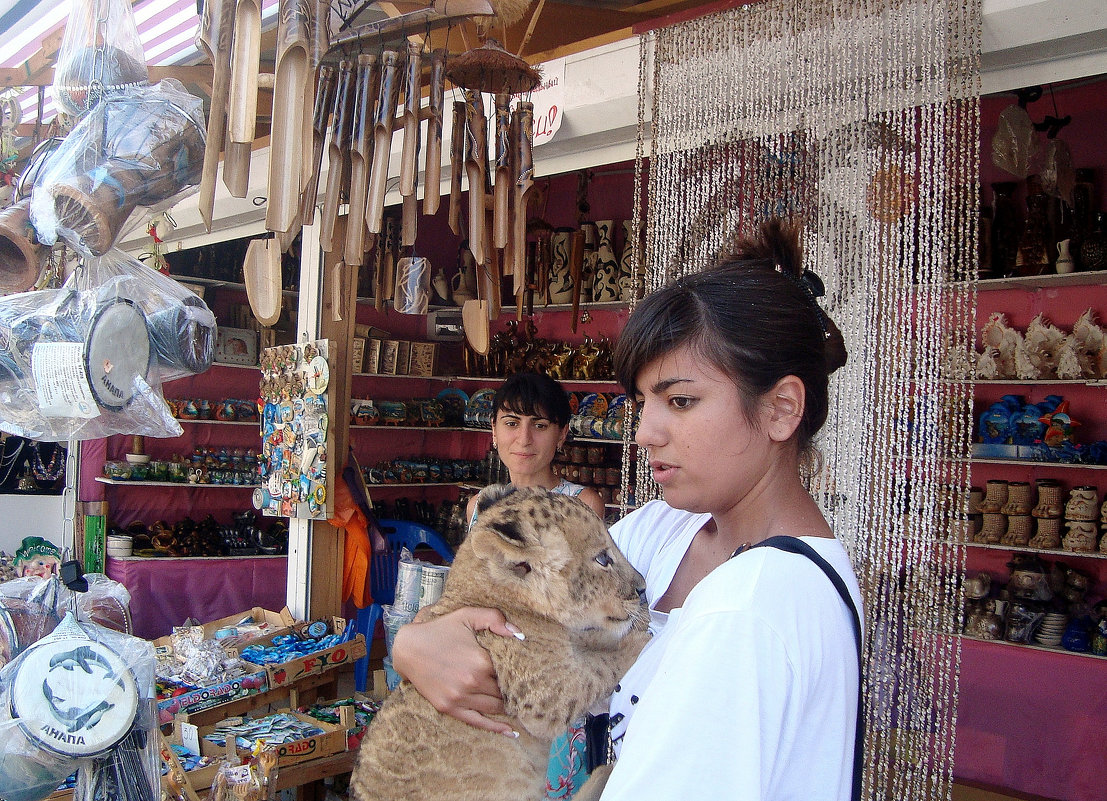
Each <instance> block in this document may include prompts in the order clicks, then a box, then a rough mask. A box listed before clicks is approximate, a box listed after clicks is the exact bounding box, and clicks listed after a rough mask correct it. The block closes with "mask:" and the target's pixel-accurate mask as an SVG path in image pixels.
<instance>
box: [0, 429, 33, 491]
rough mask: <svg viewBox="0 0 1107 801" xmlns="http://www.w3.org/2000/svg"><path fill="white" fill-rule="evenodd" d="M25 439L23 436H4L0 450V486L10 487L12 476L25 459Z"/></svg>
mask: <svg viewBox="0 0 1107 801" xmlns="http://www.w3.org/2000/svg"><path fill="white" fill-rule="evenodd" d="M26 445H27V440H25V439H23V437H16V436H10V437H7V438H5V440H4V444H3V449H2V450H0V487H11V486H12V485H13V482H12V476H13V475H14V474H16V472H17V469H18V468H19V467H20V466H21V465H22V463H23V462H24V461H25V460H26V458H27V456H26V453H25V447H26Z"/></svg>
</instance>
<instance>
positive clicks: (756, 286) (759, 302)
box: [614, 219, 846, 450]
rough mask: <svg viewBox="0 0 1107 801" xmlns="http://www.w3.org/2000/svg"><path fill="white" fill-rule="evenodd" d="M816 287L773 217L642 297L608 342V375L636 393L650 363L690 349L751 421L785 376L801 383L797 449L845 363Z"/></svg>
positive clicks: (793, 235)
mask: <svg viewBox="0 0 1107 801" xmlns="http://www.w3.org/2000/svg"><path fill="white" fill-rule="evenodd" d="M822 291H823V290H822V282H821V281H819V278H818V276H816V275H815V274H814V273H813V272H811V271H810V270H805V269H804V268H803V264H802V260H801V254H800V246H799V234H798V231H797V230H796V229H794V228H791V227H789V226H787V225H785V224H784V223H783V222H782V221H781V220H779V219H771V220H768V221H767V222H765V223H763V224H762V225H761V228H760V230H759V231H758V234H757V236H756V237H753V238H750V239H744V240H741V241H739V242H738V243H736V244H735V246H734V247H733V248H732V249H730V250H729V251H728V252H726V253H724V254H722V255H720V256H719V257H718V258H717V260H716V263H715V265H714V266H712V267H709V268H708V269H706V270H704V271H703V272H699V273H692V274H690V275H686V276H684V277H683V278H680V279H678V280H677V281H674V282H671V283H669V284H667V285H666V286H664V287H662V288H661V289H659V290H657V291H656V292H653V293H652V294H650V295H647V296H646V297H645V298H644V299H643V300H642V301H641V302H640V303H639V304H638V306H637V307H636V308H635V310H634V313H633V314H631V316H630V319H629V320H628V321H627V324H626V326H625V327H624V328H623V331H622V333H621V334H620V336H619V340H618V342H617V343H616V345H615V354H614V360H615V375H616V377H617V378H618V379H619V382H620V383H621V384H622V385H623V386H624V387H625V388H626V390H627V392H628V393H632V394H636V393H637V391H638V387H637V385H636V380H635V379H636V377H637V375H638V373H639V371H640V370H641V369H642V368H643V367H645V366H646V365H647V364H649V363H650V362H652V361H654V360H655V359H657V358H660V357H662V356H664V355H666V354H667V353H669V352H670V351H672V350H674V349H676V348H678V347H681V346H685V345H687V346H690V347H692V348H693V349H695V350H696V351H698V352H699V353H701V354H702V355H703V356H704V357H706V358H707V359H708V360H709V361H710V362H711V363H712V364H713V365H715V366H716V367H717V368H718V369H720V370H722V371H723V372H725V373H727V374H729V375H730V376H732V377H733V379H734V381H735V383H736V384H737V386H738V390H739V394H740V395H741V397H742V404H743V408H744V410H745V413H746V417H747V419H749V420H755V419H756V417H755V412H756V409H757V405H758V403H759V402H760V399H761V397H762V396H763V395H764V394H765V393H766V392H768V391H769V390H770V389H772V387H773V386H774V385H775V384H776V382H777V381H779V380H780V379H781V378H783V377H784V376H786V375H794V376H796V377H797V378H799V379H800V380H801V381H803V386H804V390H805V395H806V402H805V404H804V412H803V419H802V420H801V421H800V425H799V427H798V428H797V430H796V440H797V444H798V445H799V448H800V449H801V450H802V449H804V448H806V447H807V446H808V445H809V444H810V441H811V438H812V437H813V436H814V435H815V433H816V432H817V431H818V430H819V429H820V428H821V427H822V425H823V423H825V422H826V415H827V406H828V398H827V396H828V391H827V385H828V381H829V377H830V374H831V373H832V372H834V371H835V370H837V369H838V368H839V367H841V366H842V365H843V364H845V363H846V348H845V343H844V341H843V339H842V332H841V331H839V330H838V327H837V326H836V325H835V324H834V321H833V320H831V319H830V317H828V316H827V315H826V313H825V312H824V311H823V310H822V308H821V307H820V306H819V305H818V302H817V301H816V296H817V295H821V294H822Z"/></svg>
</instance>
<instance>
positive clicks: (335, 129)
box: [319, 61, 355, 253]
mask: <svg viewBox="0 0 1107 801" xmlns="http://www.w3.org/2000/svg"><path fill="white" fill-rule="evenodd" d="M354 78H355V70H354V66H353V64H351V62H349V61H342V62H340V63H339V65H338V88H337V89H336V91H335V95H334V113H333V115H332V116H331V133H330V145H329V147H328V150H327V158H328V162H327V192H326V194H325V195H324V196H323V219H322V220H321V221H320V224H319V246H320V247H321V248H322V249H323V250H324V251H326V252H327V253H330V252H331V251H332V250H333V249H334V224H335V219H336V218H337V217H338V201H339V198H340V197H341V195H342V182H343V174H344V172H345V162H346V149H347V147H348V145H349V137H350V129H351V122H352V121H351V120H350V114H351V106H352V105H353V90H354Z"/></svg>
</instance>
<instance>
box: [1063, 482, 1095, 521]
mask: <svg viewBox="0 0 1107 801" xmlns="http://www.w3.org/2000/svg"><path fill="white" fill-rule="evenodd" d="M1098 514H1099V502H1098V499H1097V497H1096V488H1095V487H1093V486H1082V487H1073V488H1072V490H1071V491H1070V492H1069V501H1068V503H1066V504H1065V520H1069V521H1073V520H1091V521H1094V520H1095V519H1096V517H1097V516H1098Z"/></svg>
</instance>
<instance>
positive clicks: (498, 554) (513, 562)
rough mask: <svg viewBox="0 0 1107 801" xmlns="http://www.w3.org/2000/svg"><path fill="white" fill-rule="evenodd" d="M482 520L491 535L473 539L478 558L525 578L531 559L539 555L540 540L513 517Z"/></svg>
mask: <svg viewBox="0 0 1107 801" xmlns="http://www.w3.org/2000/svg"><path fill="white" fill-rule="evenodd" d="M478 521H479V522H481V523H483V526H481V527H482V528H484V529H485V530H486V531H488V532H489V533H491V534H493V535H494V536H490V537H481V538H480V539H479V540H474V543H473V544H474V547H475V548H476V550H477V552H478V554H479V555H480V556H481V558H482V559H484V560H486V561H487V562H488V563H489V564H491V565H493V566H495V567H497V568H500V569H503V570H505V571H507V572H509V573H513V574H515V576H516V577H518V578H525V577H526V575H527V574H528V573H530V571H531V568H532V565H533V563H534V562H535V561H536V560H537V559H540V558H541V556H542V553H541V551H542V549H541V548H540V547H539V546H540V545H541V543H540V542H539V540H538V539H536V538H535V536H534V534H533V533H532V532H530V531H527V530H526V528H525V527H524V526H523V525H522V521H521V520H519V518H517V517H513V516H512V517H505V518H499V519H492V520H487V521H480V519H479V518H478Z"/></svg>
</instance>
